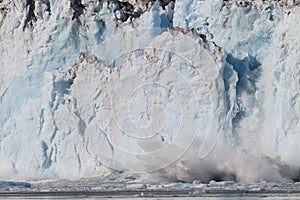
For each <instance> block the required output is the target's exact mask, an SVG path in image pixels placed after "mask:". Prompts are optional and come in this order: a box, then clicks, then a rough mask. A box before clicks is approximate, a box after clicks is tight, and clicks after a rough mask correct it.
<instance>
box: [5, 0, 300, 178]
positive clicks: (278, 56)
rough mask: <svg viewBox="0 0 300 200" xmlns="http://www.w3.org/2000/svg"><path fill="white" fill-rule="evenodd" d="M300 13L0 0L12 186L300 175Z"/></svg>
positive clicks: (210, 1) (133, 0) (219, 2)
mask: <svg viewBox="0 0 300 200" xmlns="http://www.w3.org/2000/svg"><path fill="white" fill-rule="evenodd" d="M299 5H300V2H299V1H298V0H285V1H284V0H282V1H271V0H270V1H264V0H252V1H250V0H249V1H244V0H243V1H242V0H241V1H234V0H231V1H230V0H227V1H225V0H201V1H200V0H177V1H176V2H175V1H172V0H160V1H157V2H156V1H151V0H128V1H118V0H112V1H108V0H106V1H101V0H70V1H69V0H62V1H57V0H26V1H25V0H24V1H23V0H0V70H1V71H0V180H40V179H80V178H88V177H98V178H99V180H105V179H107V178H116V179H118V178H119V179H120V178H121V179H122V178H125V179H128V180H129V179H130V180H131V179H139V180H145V181H193V180H195V179H199V180H202V181H209V180H211V179H214V180H236V181H241V182H253V181H261V180H266V181H291V180H299V178H300V159H299V153H300V34H299V32H300V7H299Z"/></svg>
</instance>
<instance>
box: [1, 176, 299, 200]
mask: <svg viewBox="0 0 300 200" xmlns="http://www.w3.org/2000/svg"><path fill="white" fill-rule="evenodd" d="M8 183H9V184H8ZM3 185H5V184H4V182H0V186H3ZM99 197H101V198H103V199H105V198H109V199H119V198H126V199H145V198H146V199H161V198H163V199H181V198H183V197H184V198H185V199H195V200H196V199H204V198H205V199H299V198H300V182H297V183H272V182H260V183H253V184H241V183H236V182H233V181H222V182H216V181H210V183H208V184H204V183H201V182H200V181H194V182H193V183H180V182H178V183H162V182H161V183H140V182H136V181H129V182H117V183H116V182H114V181H105V182H99V180H97V179H84V180H80V181H51V182H48V181H43V182H42V181H39V182H32V183H24V182H6V186H5V187H0V199H8V198H13V199H24V198H27V199H28V198H29V199H34V198H36V199H49V198H54V199H74V198H86V199H96V198H99Z"/></svg>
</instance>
